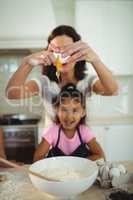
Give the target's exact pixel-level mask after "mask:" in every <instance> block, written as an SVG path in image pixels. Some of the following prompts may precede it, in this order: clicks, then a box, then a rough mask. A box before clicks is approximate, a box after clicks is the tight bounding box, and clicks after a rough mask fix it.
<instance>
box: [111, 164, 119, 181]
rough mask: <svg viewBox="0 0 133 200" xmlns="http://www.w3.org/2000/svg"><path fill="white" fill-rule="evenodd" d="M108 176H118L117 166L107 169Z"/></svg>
mask: <svg viewBox="0 0 133 200" xmlns="http://www.w3.org/2000/svg"><path fill="white" fill-rule="evenodd" d="M109 176H110V178H111V179H112V178H114V177H119V176H120V170H119V168H116V167H113V168H111V169H110V171H109Z"/></svg>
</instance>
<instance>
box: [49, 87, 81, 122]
mask: <svg viewBox="0 0 133 200" xmlns="http://www.w3.org/2000/svg"><path fill="white" fill-rule="evenodd" d="M65 98H70V99H72V100H74V101H77V102H80V103H81V105H82V107H83V108H84V109H85V97H84V95H83V94H82V93H81V92H80V91H79V90H78V89H77V88H76V86H75V85H74V84H73V83H68V84H67V85H65V86H64V87H63V88H62V89H61V91H60V93H59V94H58V95H57V96H56V97H54V98H53V99H52V104H53V106H54V107H55V108H57V107H59V106H60V104H62V103H64V99H65ZM56 122H58V123H59V119H58V117H56ZM80 124H85V116H84V117H83V118H82V119H81V120H80Z"/></svg>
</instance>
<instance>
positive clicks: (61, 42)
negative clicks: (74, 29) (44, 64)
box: [48, 35, 75, 73]
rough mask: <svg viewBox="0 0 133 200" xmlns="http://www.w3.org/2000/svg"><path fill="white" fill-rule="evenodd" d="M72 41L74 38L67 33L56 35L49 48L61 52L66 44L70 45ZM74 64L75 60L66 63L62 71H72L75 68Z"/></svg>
mask: <svg viewBox="0 0 133 200" xmlns="http://www.w3.org/2000/svg"><path fill="white" fill-rule="evenodd" d="M72 43H73V40H72V38H71V37H69V36H67V35H62V36H56V37H55V38H54V39H53V40H51V42H50V44H49V47H48V50H50V51H52V52H58V53H59V52H60V50H63V49H64V48H65V47H66V46H68V45H70V44H72ZM74 66H75V62H73V63H65V64H63V65H62V67H61V68H60V71H61V72H62V73H63V72H68V71H71V70H73V68H74Z"/></svg>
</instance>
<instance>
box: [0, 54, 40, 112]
mask: <svg viewBox="0 0 133 200" xmlns="http://www.w3.org/2000/svg"><path fill="white" fill-rule="evenodd" d="M30 53H31V52H30V51H29V50H4V51H2V50H0V96H1V98H0V114H5V113H7V114H9V113H33V114H34V113H35V114H36V113H38V112H41V104H40V99H39V97H37V96H36V97H33V98H29V99H23V100H8V99H7V98H6V97H5V88H6V86H7V83H8V81H9V79H10V77H11V76H12V74H13V73H14V72H15V71H16V70H17V68H18V66H19V65H20V62H21V59H22V57H24V56H26V55H28V54H30ZM40 73H41V72H40V70H39V68H37V67H36V68H34V69H33V71H32V72H31V74H30V75H29V77H28V79H31V78H32V77H34V78H37V79H38V78H39V77H40Z"/></svg>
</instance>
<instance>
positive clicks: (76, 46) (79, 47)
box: [61, 41, 88, 57]
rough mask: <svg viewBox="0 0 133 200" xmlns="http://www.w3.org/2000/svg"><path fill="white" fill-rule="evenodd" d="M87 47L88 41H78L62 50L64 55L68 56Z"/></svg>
mask: <svg viewBox="0 0 133 200" xmlns="http://www.w3.org/2000/svg"><path fill="white" fill-rule="evenodd" d="M86 48H88V47H87V44H86V43H84V42H82V41H78V42H74V43H72V44H70V45H68V46H66V47H65V48H64V49H63V50H62V51H61V53H62V54H63V56H64V57H66V56H71V55H72V54H74V53H76V52H78V51H79V50H84V49H86Z"/></svg>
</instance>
